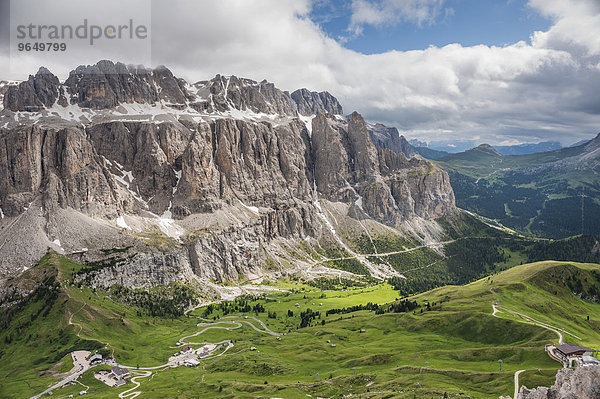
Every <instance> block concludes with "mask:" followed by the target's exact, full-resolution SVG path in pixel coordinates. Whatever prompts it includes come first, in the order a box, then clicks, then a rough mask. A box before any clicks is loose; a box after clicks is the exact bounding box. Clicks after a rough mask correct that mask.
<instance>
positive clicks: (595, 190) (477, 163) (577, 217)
mask: <svg viewBox="0 0 600 399" xmlns="http://www.w3.org/2000/svg"><path fill="white" fill-rule="evenodd" d="M436 162H438V164H439V165H440V166H441V167H442V168H444V169H445V170H446V171H448V173H449V174H450V180H451V184H452V187H453V188H454V191H455V193H456V198H457V204H458V206H460V207H462V208H465V209H468V210H470V211H473V212H476V213H479V214H481V215H483V216H486V217H488V218H492V219H496V220H498V221H499V222H500V223H502V224H504V225H505V226H508V227H511V228H513V229H516V230H519V231H522V232H524V233H527V234H533V235H540V236H545V237H553V238H560V237H567V236H571V235H576V234H597V233H599V232H600V175H599V174H598V173H599V172H600V134H599V135H598V136H596V137H595V138H594V139H592V140H590V141H588V142H586V143H584V144H581V145H579V146H576V147H567V148H562V149H559V150H553V151H546V152H540V153H534V154H526V155H503V154H500V153H499V152H498V151H495V150H493V148H492V147H489V146H479V147H476V148H474V149H471V150H468V151H465V152H461V153H457V154H448V155H446V156H444V157H442V158H440V159H438V160H437V161H436Z"/></svg>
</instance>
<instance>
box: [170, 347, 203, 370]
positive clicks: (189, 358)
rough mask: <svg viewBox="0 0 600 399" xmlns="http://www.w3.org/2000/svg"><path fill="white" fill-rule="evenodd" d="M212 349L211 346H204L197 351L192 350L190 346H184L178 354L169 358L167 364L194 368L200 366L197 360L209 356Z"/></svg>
mask: <svg viewBox="0 0 600 399" xmlns="http://www.w3.org/2000/svg"><path fill="white" fill-rule="evenodd" d="M212 349H214V345H213V344H206V345H204V346H202V347H201V348H199V349H194V348H192V346H191V345H185V346H184V347H182V348H181V350H180V351H179V352H176V353H174V354H173V356H171V358H170V359H169V362H170V363H171V364H175V365H183V366H186V367H196V366H198V365H199V364H200V361H199V359H202V358H204V357H206V356H208V355H210V354H211V353H212V351H211V350H212Z"/></svg>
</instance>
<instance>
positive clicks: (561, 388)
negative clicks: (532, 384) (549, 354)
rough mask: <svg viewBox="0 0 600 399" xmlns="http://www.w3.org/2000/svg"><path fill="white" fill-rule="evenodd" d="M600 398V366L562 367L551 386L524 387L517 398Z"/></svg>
mask: <svg viewBox="0 0 600 399" xmlns="http://www.w3.org/2000/svg"><path fill="white" fill-rule="evenodd" d="M598 398H600V366H586V367H579V368H577V369H575V370H571V369H561V370H558V372H557V373H556V382H555V383H554V385H552V386H551V387H550V388H546V387H537V388H534V389H527V388H526V387H522V388H521V391H520V392H519V394H518V395H517V399H598Z"/></svg>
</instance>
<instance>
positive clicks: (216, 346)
mask: <svg viewBox="0 0 600 399" xmlns="http://www.w3.org/2000/svg"><path fill="white" fill-rule="evenodd" d="M84 306H85V305H84ZM71 316H72V315H71ZM197 319H199V320H201V322H200V323H198V324H197V325H196V326H197V327H204V328H203V329H202V330H200V331H198V332H196V333H194V334H190V335H187V336H185V337H182V338H180V339H179V341H178V344H179V345H180V346H181V345H207V346H208V347H210V349H209V350H208V351H207V354H206V355H204V356H203V357H202V359H211V358H215V357H220V356H223V355H224V354H225V353H226V352H228V351H229V350H230V349H231V348H233V347H234V344H233V342H232V341H231V340H228V339H227V340H223V341H220V342H214V343H207V342H188V339H189V338H192V337H197V336H198V335H201V334H202V333H204V332H205V331H207V330H211V329H224V330H228V331H231V330H237V329H239V328H242V327H243V325H244V324H246V325H248V326H250V327H251V328H252V329H253V330H255V331H257V332H260V333H263V334H268V335H271V336H275V337H276V336H280V335H282V334H280V333H277V332H274V331H272V330H270V329H269V328H268V327H267V326H266V324H265V323H264V322H263V321H262V320H259V319H257V318H256V317H253V316H226V317H223V318H222V319H220V320H216V321H213V320H209V319H203V318H201V317H197ZM223 319H238V320H223ZM239 319H241V320H239ZM69 321H70V319H69ZM253 322H255V323H256V324H258V326H260V327H257V326H256V325H254V324H253ZM223 325H225V326H223ZM261 327H262V328H261ZM223 348H224V349H223ZM217 352H218V353H217ZM87 355H89V352H86V355H83V358H82V359H83V360H82V359H79V357H81V356H82V354H81V353H80V352H73V360H74V365H77V366H74V370H76V371H74V372H73V371H72V373H71V374H70V375H68V376H67V377H65V378H64V379H63V380H61V381H59V382H57V383H56V384H54V385H52V386H51V387H50V388H48V389H46V390H45V391H44V392H42V393H40V394H38V395H36V396H32V397H31V399H38V398H40V397H42V396H44V395H46V394H48V393H49V392H51V391H53V390H56V389H58V388H61V387H63V386H65V385H67V384H69V383H71V382H74V381H77V379H78V378H79V377H80V376H81V375H83V373H85V372H86V371H87V370H89V369H90V368H91V367H90V365H89V363H88V362H87V361H86V360H85V358H86V356H87ZM185 360H186V359H182V358H181V357H177V356H172V357H171V358H170V359H169V361H168V362H167V363H165V364H162V365H160V366H152V367H133V366H126V365H122V364H116V365H117V366H119V367H122V368H126V369H129V370H130V371H131V373H132V374H134V375H135V376H134V377H132V378H131V380H130V381H131V382H132V383H133V384H135V386H134V387H132V388H128V389H127V390H125V391H123V392H121V393H119V398H120V399H134V398H136V397H137V396H139V395H140V394H141V393H142V391H139V387H140V385H141V382H139V381H138V380H139V379H143V378H148V377H151V376H152V374H153V372H154V370H160V369H167V368H175V367H179V366H182V365H183V364H184V363H185Z"/></svg>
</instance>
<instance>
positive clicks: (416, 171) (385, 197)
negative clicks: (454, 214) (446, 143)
mask: <svg viewBox="0 0 600 399" xmlns="http://www.w3.org/2000/svg"><path fill="white" fill-rule="evenodd" d="M312 128H313V133H312V139H313V154H314V160H315V161H314V162H315V163H314V170H315V182H316V187H317V190H318V192H319V193H322V194H323V195H325V196H326V197H327V198H329V199H331V200H337V201H342V202H350V201H351V202H354V203H356V204H359V205H360V207H361V208H362V209H363V210H364V211H365V212H366V213H367V214H368V215H369V216H370V217H372V218H373V219H375V220H377V221H380V222H382V223H385V224H388V225H393V226H395V225H398V224H399V223H401V222H402V221H404V220H407V219H410V218H413V217H417V216H418V217H423V218H428V219H429V218H436V217H440V216H442V215H444V214H446V213H448V212H450V211H451V210H453V209H454V207H455V205H454V193H453V191H452V187H451V186H450V181H449V178H448V175H447V174H446V172H444V171H442V170H440V169H438V168H436V167H435V166H433V165H432V164H431V163H430V162H428V161H425V160H422V159H416V158H412V159H410V160H408V159H406V157H405V156H404V155H403V154H397V153H394V152H392V151H391V150H389V149H386V150H383V149H381V148H380V149H379V150H377V149H376V148H375V146H374V145H373V143H372V142H371V140H370V139H369V134H368V131H367V127H366V124H365V122H364V120H363V118H362V117H361V116H360V115H359V114H358V113H356V112H355V113H353V114H352V115H351V116H350V118H349V121H348V123H347V125H346V124H344V123H342V122H340V121H339V120H337V119H336V118H334V117H332V116H327V115H317V117H316V118H315V119H314V120H313V126H312Z"/></svg>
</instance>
